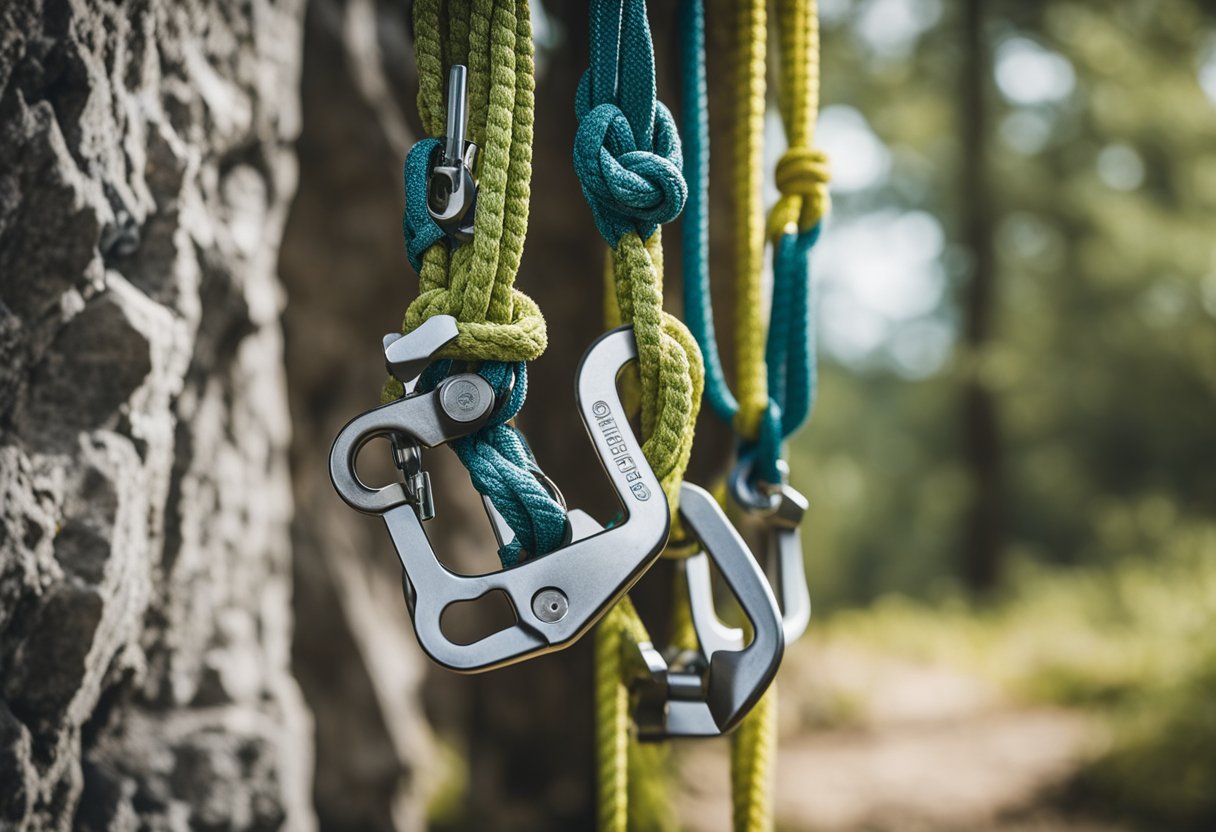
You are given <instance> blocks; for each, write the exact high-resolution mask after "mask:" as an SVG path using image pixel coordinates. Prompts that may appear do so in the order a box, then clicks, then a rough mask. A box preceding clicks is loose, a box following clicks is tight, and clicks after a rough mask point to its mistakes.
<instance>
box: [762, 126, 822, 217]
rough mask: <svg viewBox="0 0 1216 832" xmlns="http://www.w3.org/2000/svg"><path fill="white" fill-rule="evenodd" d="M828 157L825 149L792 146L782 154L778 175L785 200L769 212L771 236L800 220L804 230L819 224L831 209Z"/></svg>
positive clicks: (776, 175)
mask: <svg viewBox="0 0 1216 832" xmlns="http://www.w3.org/2000/svg"><path fill="white" fill-rule="evenodd" d="M829 178H830V176H829V173H828V157H827V154H825V153H824V152H823V151H822V150H818V149H815V148H809V147H791V148H789V149H788V150H786V151H785V153H783V154H781V159H780V160H778V162H777V170H776V172H775V175H774V179H775V180H776V185H777V190H778V191H779V192H780V193H781V199H780V200H778V202H777V205H775V206H774V207H773V210H772V212H771V213H770V214H769V236H770V237H776V236H779V235H780V234H784V233H786V231H787V226H788V225H789V224H790V223H797V225H798V229H799V230H800V231H806V230H807V229H809V228H811V227H812V226H814V225H816V224H817V223H818V222H819V221H820V220H821V219H823V216H824V214H826V213H827V211H828V205H829V197H828V180H829Z"/></svg>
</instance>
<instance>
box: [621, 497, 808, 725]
mask: <svg viewBox="0 0 1216 832" xmlns="http://www.w3.org/2000/svg"><path fill="white" fill-rule="evenodd" d="M680 517H681V519H682V520H683V522H684V528H685V529H686V530H687V531H688V532H689V533H690V534H691V535H692V536H693V537H694V538H696V540H697V541H699V542H700V544H701V547H702V551H701V552H699V553H697V554H695V555H693V556H691V557H688V558H685V559H684V561H683V563H684V564H685V566H684V568H685V569H687V570H688V571H689V573H690V574H691V573H692V572H693V571H698V570H699V571H703V572H704V574H705V576H706V577H707V578H708V576H709V561H710V560H711V559H712V560H713V562H714V563H715V564H716V565H717V567H718V571H719V572H720V573H721V574H722V577H723V578H724V579H725V580H726V584H727V586H729V587H730V589H731V591H732V592H733V593H734V595H735V597H736V598H737V599H738V601H739V606H740V607H741V608H742V610H743V614H744V615H746V616H747V620H748V622H749V623H750V624H751V629H752V640H751V642H750V643H748V644H747V645H746V646H744V644H743V638H742V633H740V637H739V639H738V641H737V642H736V641H735V640H734V639H733V638H722V637H721V633H719V632H718V631H717V630H714V629H706V630H704V631H702V629H701V627H700V626H699V624H698V622H697V620H696V619H694V622H693V623H694V627H695V628H696V631H697V640H698V649H697V650H696V651H686V652H684V653H681V654H678V655H676V656H674V657H672V658H671V661H670V662H669V661H668V660H667V659H665V658H664V656H663V654H662V653H660V652H659V651H658V650H657V649H655V647H654V645H653V644H651V643H649V642H644V643H642V644H640V645H638V647H639V652H640V656H639V658H640V662H641V667H640V668H639V672H638V673H637V674H636V675H635V680H634V684H633V685H632V694H633V697H634V723H635V724H636V726H637V731H638V738H639V739H642V740H663V739H667V738H669V737H711V736H717V735H719V734H724V733H726V732H728V731H730V730H732V729H733V728H734V727H735V726H737V725H738V724H739V722H740V720H742V719H743V717H744V716H746V715H747V713H748V711H750V710H751V708H752V706H753V705H755V704H756V702H757V701H759V699H760V697H761V696H762V695H763V694H764V691H765V690H767V689H768V686H769V684H770V683H771V682H772V681H773V677H774V676H776V675H777V668H778V667H779V666H780V664H781V656H782V654H783V653H784V651H785V637H784V635H783V632H782V626H781V613H780V612H779V611H778V610H777V602H776V600H775V599H774V598H773V593H772V590H771V589H770V588H769V585H768V581H767V580H765V577H764V573H763V572H762V571H761V570H760V567H759V566H758V565H757V563H756V561H755V558H753V557H752V553H751V551H750V550H749V549H748V548H747V544H746V543H744V542H743V538H742V537H740V536H739V533H738V532H737V531H736V530H735V527H734V526H733V525H731V522H730V520H728V519H727V517H726V514H725V513H724V512H723V511H722V508H721V506H719V505H718V503H717V501H716V500H714V498H713V497H712V496H710V494H709V493H708V492H707V491H705V490H704V489H703V488H699V487H697V486H695V485H693V484H691V483H688V482H685V483H684V484H683V485H681V486H680ZM689 590H690V592H691V591H692V590H693V586H692V584H691V582H690V583H689ZM711 600H712V599H711ZM716 620H717V618H716V616H715V617H714V621H716Z"/></svg>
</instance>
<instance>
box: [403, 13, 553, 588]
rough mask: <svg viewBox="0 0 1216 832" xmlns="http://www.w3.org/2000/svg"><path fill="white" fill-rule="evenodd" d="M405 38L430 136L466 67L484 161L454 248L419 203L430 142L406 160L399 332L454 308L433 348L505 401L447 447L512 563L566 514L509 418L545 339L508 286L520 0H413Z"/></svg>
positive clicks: (516, 222) (524, 205)
mask: <svg viewBox="0 0 1216 832" xmlns="http://www.w3.org/2000/svg"><path fill="white" fill-rule="evenodd" d="M441 20H442V22H443V24H444V25H441ZM445 28H446V31H447V34H448V36H447V42H446V44H445V43H443V37H442V32H443V31H444V30H445ZM414 46H415V53H416V58H417V63H418V75H419V84H418V110H419V113H420V115H421V117H422V123H423V127H424V128H425V129H426V130H427V131H428V132H429V133H431V134H432V135H441V134H442V133H443V132H444V130H445V129H446V123H445V122H446V106H447V105H446V102H445V100H444V79H445V78H446V72H445V68H446V67H448V66H450V65H452V64H455V63H462V62H463V63H466V64H467V66H468V78H469V91H468V92H469V116H470V117H469V130H468V132H469V137H470V140H471V141H473V142H475V143H476V144H477V145H478V147H479V148H480V153H481V162H480V177H479V179H478V183H477V184H478V191H477V208H476V214H475V216H474V225H473V228H474V231H473V240H472V242H471V243H469V244H466V245H460V246H458V247H455V248H453V247H452V245H453V244H454V241H449V240H447V239H446V237H445V235H444V233H443V231H442V230H441V229H439V227H438V226H437V225H436V224H435V223H434V221H433V220H432V219H431V217H430V215H429V213H428V212H427V210H426V187H427V182H426V179H427V174H428V172H429V169H430V164H431V160H432V156H433V154H434V153H435V150H436V148H437V147H438V141H437V140H436V139H425V140H423V141H421V142H419V143H418V144H416V145H415V146H414V148H413V149H412V150H411V151H410V153H409V155H408V157H407V158H406V163H405V196H406V200H405V216H404V218H403V220H402V230H403V232H404V236H405V241H406V251H407V254H408V255H409V259H410V263H411V264H412V265H413V266H414V268H415V269H416V270H417V271H418V275H419V288H420V291H419V295H418V298H417V299H416V300H415V301H414V302H413V303H411V304H410V306H409V308H408V309H407V310H406V313H405V320H404V323H403V325H402V329H403V331H406V332H408V331H410V330H412V329H414V328H415V327H417V326H418V325H419V324H421V323H422V322H423V321H425V320H426V319H427V318H430V317H431V316H433V315H452V316H454V317H455V318H456V320H457V324H458V329H459V335H458V336H457V338H456V340H455V341H453V342H452V343H451V344H449V345H448V346H447V347H446V348H445V349H444V350H443V353H442V355H444V356H446V357H449V358H454V359H461V360H463V361H475V362H483V363H482V364H481V365H480V367H479V368H478V372H479V373H480V374H481V375H482V376H483V377H484V378H485V379H486V380H487V381H489V382H490V385H491V387H493V388H494V390H495V393H496V394H497V395H498V396H499V397H500V398H502V397H506V398H507V400H506V401H505V402H504V403H503V404H502V405H501V406H500V408H499V410H498V412H497V413H496V414H495V417H494V418H493V419H492V420H491V422H490V424H488V425H486V426H485V427H483V428H481V429H480V430H478V431H477V432H476V433H474V434H472V435H470V436H468V437H465V438H463V439H460V440H457V441H456V442H453V443H451V445H452V447H453V449H454V450H455V451H456V453H457V456H458V457H459V458H460V460H461V462H462V463H464V465H465V466H466V467H467V468H468V469H469V474H470V477H471V479H472V482H473V486H474V487H475V488H476V489H477V490H478V491H479V492H480V493H482V494H484V495H486V496H487V497H489V498H490V500H491V501H492V502H493V503H494V506H495V508H497V509H498V511H499V512H500V513H501V514H502V515H503V518H504V519H505V520H506V521H507V524H508V525H509V526H510V527H511V530H512V531H513V532H514V533H515V539H514V540H513V541H511V542H510V543H508V544H507V545H505V546H503V547H502V549H500V550H499V558H500V559H501V561H502V562H503V565H504V566H510V565H512V564H514V563H517V562H518V561H519V559H520V558H521V557H522V555H523V552H524V551H527V552H529V553H531V554H532V555H541V554H546V553H547V552H550V551H552V550H553V549H555V548H557V547H558V546H559V545H560V544H561V541H562V539H563V536H564V532H565V522H566V521H565V511H564V509H563V508H562V506H561V505H560V504H559V503H558V502H557V501H556V500H555V499H554V497H553V496H552V495H551V494H550V493H549V492H548V491H547V490H546V489H545V487H544V486H543V485H542V484H541V482H540V481H538V479H537V478H536V477H535V476H534V475H533V472H534V471H536V461H535V460H534V459H533V457H532V453H531V450H530V449H529V448H528V446H527V443H526V442H525V441H524V439H523V437H522V436H521V435H520V434H519V432H518V431H516V430H515V428H514V427H512V426H510V425H508V424H506V422H507V420H509V419H511V418H512V417H514V416H515V414H516V413H517V412H518V411H519V409H520V407H522V406H523V401H524V397H525V396H526V395H527V369H526V365H525V364H524V362H525V361H528V360H530V359H533V358H536V357H537V356H539V355H540V354H541V352H543V351H544V349H545V345H546V341H547V336H546V332H545V321H544V318H543V317H542V316H541V314H540V309H539V308H538V307H537V306H536V303H535V302H534V301H533V300H532V299H531V298H529V297H528V296H527V295H525V294H523V293H522V292H520V291H519V290H517V289H515V288H514V283H515V275H516V272H517V271H518V270H519V263H520V259H521V257H522V254H523V242H524V235H525V233H526V231H527V225H528V199H529V194H530V180H531V174H532V123H533V98H534V87H535V82H534V77H533V76H534V68H533V57H532V26H531V21H530V19H529V7H528V3H527V0H452V2H449V3H447V4H444V3H443V2H442V0H417V1H416V2H415V3H414ZM450 366H451V365H450V363H441V364H437V365H435V366H434V367H432V368H431V369H430V370H429V371H428V373H427V374H426V378H425V379H424V380H423V381H424V385H431V386H433V385H435V384H437V383H438V382H439V381H440V380H442V378H443V375H444V374H446V373H447V372H448V370H449V369H450ZM423 389H427V388H426V387H425V386H424V387H423ZM401 394H402V390H401V385H400V384H399V383H397V382H395V381H393V380H390V381H389V382H388V383H387V384H386V386H385V391H384V396H385V397H386V398H396V397H398V396H400V395H401Z"/></svg>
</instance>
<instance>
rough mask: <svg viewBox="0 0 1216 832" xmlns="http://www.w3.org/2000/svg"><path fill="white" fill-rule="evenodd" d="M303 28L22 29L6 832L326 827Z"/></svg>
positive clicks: (14, 29) (4, 250) (172, 15)
mask: <svg viewBox="0 0 1216 832" xmlns="http://www.w3.org/2000/svg"><path fill="white" fill-rule="evenodd" d="M302 12H303V10H302V1H301V0H273V1H272V0H246V1H245V2H237V0H211V1H210V2H207V0H189V2H187V1H186V0H131V2H108V0H20V2H5V3H2V4H0V506H2V507H3V508H2V512H0V829H14V830H40V829H68V828H81V829H131V828H137V827H138V828H146V829H187V828H194V829H268V828H277V827H279V826H280V825H282V824H283V823H284V822H285V821H286V822H287V824H288V825H289V826H290V827H291V828H304V829H307V828H310V827H311V826H312V825H313V821H312V816H311V808H310V806H309V801H308V783H309V781H310V772H309V767H310V765H311V763H310V761H311V758H312V752H311V738H310V728H309V717H308V714H307V711H306V709H305V708H304V707H303V704H302V699H301V697H300V695H299V693H298V691H297V689H296V686H295V683H294V680H293V679H292V677H291V675H290V670H289V659H290V656H289V653H290V642H291V608H290V555H291V547H290V538H289V531H288V527H289V523H290V516H291V510H292V501H291V491H290V485H289V477H288V467H287V462H288V460H287V444H288V442H289V439H290V423H289V420H288V415H287V408H286V392H285V385H284V373H283V369H282V352H283V348H282V337H281V333H280V330H279V314H280V310H281V307H282V305H283V298H282V292H281V290H280V288H279V286H278V283H277V280H276V276H275V270H276V258H277V252H278V243H279V239H280V236H281V231H282V227H283V223H284V217H285V212H286V206H287V203H288V201H289V200H290V198H291V196H292V194H293V192H294V188H295V167H294V164H295V163H294V158H293V155H292V153H291V149H290V145H289V143H290V142H291V141H292V139H293V138H294V136H295V134H296V132H297V129H298V113H297V109H298V107H297V102H296V93H295V91H296V89H297V78H298V72H299V56H300V38H301V31H300V20H301V18H302Z"/></svg>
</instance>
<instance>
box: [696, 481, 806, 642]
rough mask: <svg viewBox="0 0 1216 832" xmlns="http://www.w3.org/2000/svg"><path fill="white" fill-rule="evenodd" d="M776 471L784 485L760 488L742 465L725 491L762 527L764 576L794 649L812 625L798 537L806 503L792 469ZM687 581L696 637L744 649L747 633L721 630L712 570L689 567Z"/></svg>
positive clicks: (723, 628) (786, 634) (737, 630)
mask: <svg viewBox="0 0 1216 832" xmlns="http://www.w3.org/2000/svg"><path fill="white" fill-rule="evenodd" d="M777 465H778V466H779V467H780V469H781V483H780V484H779V485H761V486H760V487H759V488H757V487H755V486H753V485H752V484H751V482H750V474H751V464H750V462H748V461H746V460H744V461H741V462H740V463H739V464H738V465H737V466H735V470H734V471H732V472H731V475H730V479H729V481H728V488H727V491H728V492H729V493H730V495H731V497H732V499H734V501H735V502H736V503H738V504H739V506H741V507H742V508H743V509H744V511H745V512H747V514H748V515H750V516H751V517H754V518H757V519H758V520H759V521H760V522H761V523H762V524H763V526H764V532H763V534H764V547H765V564H766V566H765V571H766V572H772V573H775V574H773V578H774V579H775V580H774V583H775V586H776V588H777V592H776V595H777V598H778V600H779V602H780V608H781V626H782V631H783V632H784V633H785V643H786V644H793V643H794V642H795V641H797V640H798V639H799V638H801V637H802V634H803V633H805V632H806V628H807V624H809V623H810V620H811V595H810V592H809V591H808V589H807V583H806V565H805V563H804V562H803V560H802V534H801V532H800V531H799V525H800V524H801V522H802V517H803V515H804V514H805V513H806V509H807V500H806V497H804V496H803V495H802V494H801V493H800V492H799V491H797V490H796V489H794V488H793V487H792V486H791V485H790V484H789V466H788V465H787V464H786V462H785V460H779V461H778V463H777ZM686 577H687V579H688V591H689V602H690V605H691V607H692V619H693V624H694V626H695V627H696V629H697V632H698V633H702V632H704V633H713V634H714V637H715V638H717V639H719V640H720V641H721V642H722V643H725V644H742V643H743V631H742V630H740V629H739V628H737V627H728V626H726V625H725V624H723V623H722V622H721V621H720V620H719V619H718V616H717V613H716V612H715V611H714V595H713V586H712V584H711V582H710V576H709V569H708V566H707V565H704V566H703V565H701V564H697V563H692V562H690V563H689V564H688V567H687V574H686Z"/></svg>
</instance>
